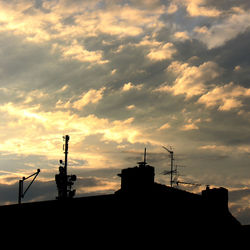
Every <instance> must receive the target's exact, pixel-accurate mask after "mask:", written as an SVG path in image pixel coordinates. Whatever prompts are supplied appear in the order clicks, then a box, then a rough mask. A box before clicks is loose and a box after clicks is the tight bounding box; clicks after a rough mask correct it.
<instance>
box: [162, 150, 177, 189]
mask: <svg viewBox="0 0 250 250" xmlns="http://www.w3.org/2000/svg"><path fill="white" fill-rule="evenodd" d="M162 147H163V148H164V149H165V150H167V151H168V152H169V154H170V161H171V170H170V171H167V172H165V174H170V186H171V187H173V182H174V181H173V173H175V172H176V170H173V168H174V151H173V150H170V149H168V148H166V147H164V146H162Z"/></svg>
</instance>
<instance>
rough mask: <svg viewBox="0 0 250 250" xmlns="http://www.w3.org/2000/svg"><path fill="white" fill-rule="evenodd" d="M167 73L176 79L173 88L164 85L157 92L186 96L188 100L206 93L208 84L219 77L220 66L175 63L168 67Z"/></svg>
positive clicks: (206, 63)
mask: <svg viewBox="0 0 250 250" xmlns="http://www.w3.org/2000/svg"><path fill="white" fill-rule="evenodd" d="M167 72H169V73H172V74H173V75H174V76H175V77H176V78H175V80H174V82H173V86H170V85H162V86H160V87H159V88H157V89H156V91H160V92H170V93H173V95H183V94H184V95H185V96H186V98H191V97H193V96H197V95H201V94H203V93H205V92H206V90H207V86H206V84H208V83H210V84H211V83H212V81H213V80H214V79H215V78H216V77H217V76H218V75H219V71H218V66H217V64H216V63H214V62H212V61H208V62H205V63H203V64H201V65H200V66H198V67H197V66H189V64H188V63H181V62H179V61H174V62H172V63H171V64H170V65H169V66H168V68H167Z"/></svg>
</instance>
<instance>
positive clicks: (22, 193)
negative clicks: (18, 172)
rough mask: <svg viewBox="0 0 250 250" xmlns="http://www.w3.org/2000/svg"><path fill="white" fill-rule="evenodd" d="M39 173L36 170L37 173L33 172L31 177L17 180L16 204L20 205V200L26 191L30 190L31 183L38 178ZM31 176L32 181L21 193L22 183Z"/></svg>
mask: <svg viewBox="0 0 250 250" xmlns="http://www.w3.org/2000/svg"><path fill="white" fill-rule="evenodd" d="M39 173H40V169H37V172H35V173H34V174H32V175H30V176H28V177H23V178H22V179H21V180H19V192H18V204H21V202H22V198H24V195H25V194H26V192H27V191H28V189H29V188H30V186H31V185H32V183H33V182H34V181H35V179H36V177H37V176H38V174H39ZM32 176H34V178H33V180H32V181H31V182H30V184H29V186H28V187H27V188H26V190H25V191H23V182H24V181H25V180H27V179H29V178H30V177H32Z"/></svg>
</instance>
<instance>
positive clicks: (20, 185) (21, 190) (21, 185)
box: [18, 180, 23, 204]
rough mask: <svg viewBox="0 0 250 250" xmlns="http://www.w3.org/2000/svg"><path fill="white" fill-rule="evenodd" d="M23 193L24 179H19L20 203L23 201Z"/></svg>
mask: <svg viewBox="0 0 250 250" xmlns="http://www.w3.org/2000/svg"><path fill="white" fill-rule="evenodd" d="M22 195H23V180H19V190H18V204H21V202H22Z"/></svg>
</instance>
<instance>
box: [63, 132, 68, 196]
mask: <svg viewBox="0 0 250 250" xmlns="http://www.w3.org/2000/svg"><path fill="white" fill-rule="evenodd" d="M64 149H65V151H64V154H65V160H64V170H65V186H64V192H63V193H64V198H67V196H68V185H67V182H68V172H67V168H68V149H69V136H68V135H66V136H65V148H64Z"/></svg>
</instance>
